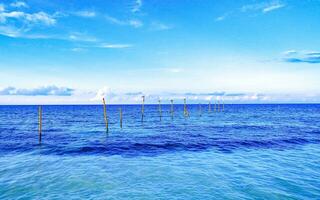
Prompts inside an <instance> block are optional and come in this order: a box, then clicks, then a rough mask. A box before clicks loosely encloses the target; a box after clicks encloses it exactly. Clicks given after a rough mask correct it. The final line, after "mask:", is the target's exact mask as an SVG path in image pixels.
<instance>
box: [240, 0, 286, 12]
mask: <svg viewBox="0 0 320 200" xmlns="http://www.w3.org/2000/svg"><path fill="white" fill-rule="evenodd" d="M283 7H285V4H283V3H281V2H279V1H272V2H263V3H257V4H249V5H244V6H242V8H241V11H242V12H247V11H261V12H263V13H267V12H271V11H273V10H277V9H280V8H283Z"/></svg>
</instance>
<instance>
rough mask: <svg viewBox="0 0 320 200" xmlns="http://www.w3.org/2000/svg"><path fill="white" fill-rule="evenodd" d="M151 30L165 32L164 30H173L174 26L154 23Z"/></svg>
mask: <svg viewBox="0 0 320 200" xmlns="http://www.w3.org/2000/svg"><path fill="white" fill-rule="evenodd" d="M151 29H152V30H156V31H163V30H169V29H172V26H169V25H166V24H163V23H160V22H152V23H151Z"/></svg>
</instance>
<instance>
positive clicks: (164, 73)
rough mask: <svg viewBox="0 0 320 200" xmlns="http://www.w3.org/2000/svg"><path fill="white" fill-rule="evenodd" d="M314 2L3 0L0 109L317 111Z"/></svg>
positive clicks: (319, 4) (318, 21)
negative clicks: (260, 106) (301, 107)
mask: <svg viewBox="0 0 320 200" xmlns="http://www.w3.org/2000/svg"><path fill="white" fill-rule="evenodd" d="M319 35H320V0H304V1H301V0H260V1H256V0H117V1H114V0H90V1H88V0H68V1H65V0H50V1H49V0H21V1H20V0H17V1H8V0H0V104H97V103H101V99H102V98H103V97H105V98H106V100H107V102H108V103H112V104H121V103H133V104H134V103H140V102H141V96H142V95H145V96H146V103H155V102H157V101H158V99H161V100H162V101H163V102H164V103H168V102H169V100H170V99H173V100H174V101H175V102H177V103H182V100H183V98H187V99H188V102H191V103H205V102H208V101H212V102H213V101H216V100H221V101H225V102H226V103H320V37H319Z"/></svg>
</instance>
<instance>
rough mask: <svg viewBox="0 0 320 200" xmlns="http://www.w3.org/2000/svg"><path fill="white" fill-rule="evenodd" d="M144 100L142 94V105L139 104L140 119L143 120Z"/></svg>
mask: <svg viewBox="0 0 320 200" xmlns="http://www.w3.org/2000/svg"><path fill="white" fill-rule="evenodd" d="M144 101H145V97H144V96H142V105H141V121H142V122H143V117H144Z"/></svg>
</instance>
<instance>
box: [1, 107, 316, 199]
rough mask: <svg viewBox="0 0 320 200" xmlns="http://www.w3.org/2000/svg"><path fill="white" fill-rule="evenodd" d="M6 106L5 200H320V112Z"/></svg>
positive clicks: (309, 109)
mask: <svg viewBox="0 0 320 200" xmlns="http://www.w3.org/2000/svg"><path fill="white" fill-rule="evenodd" d="M121 107H122V108H123V110H124V119H123V128H122V129H121V128H120V127H119V108H120V106H110V107H108V115H109V120H110V123H111V124H110V131H109V133H108V134H106V132H105V126H104V121H103V111H102V107H101V106H44V107H43V138H42V144H41V145H39V144H38V133H37V107H36V106H0V199H320V166H319V163H320V120H319V119H320V105H226V108H225V111H224V112H221V113H214V112H211V113H208V111H207V107H205V106H202V114H201V116H200V113H199V110H198V105H192V106H191V105H189V106H188V108H189V110H190V118H184V117H183V115H182V112H183V111H182V109H183V106H182V105H176V106H175V115H174V117H173V119H172V118H171V117H170V114H169V109H170V107H169V106H168V105H165V106H163V107H162V109H163V117H162V118H161V121H160V118H159V114H158V112H157V110H158V107H157V106H152V105H150V106H149V105H148V106H146V114H145V118H144V122H143V123H142V122H141V118H140V113H139V112H140V106H121Z"/></svg>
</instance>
